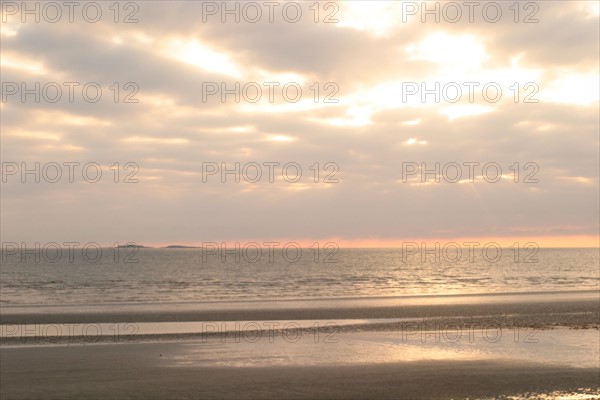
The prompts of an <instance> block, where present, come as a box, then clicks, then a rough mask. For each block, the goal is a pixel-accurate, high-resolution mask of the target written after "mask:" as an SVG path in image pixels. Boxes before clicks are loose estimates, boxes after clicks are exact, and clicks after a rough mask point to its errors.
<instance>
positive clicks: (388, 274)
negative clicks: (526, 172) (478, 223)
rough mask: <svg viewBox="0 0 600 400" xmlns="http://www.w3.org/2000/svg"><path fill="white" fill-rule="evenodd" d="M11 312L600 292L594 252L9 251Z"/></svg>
mask: <svg viewBox="0 0 600 400" xmlns="http://www.w3.org/2000/svg"><path fill="white" fill-rule="evenodd" d="M1 256H2V265H1V268H0V302H1V303H2V304H3V305H7V306H12V305H18V306H27V305H85V304H90V305H91V304H113V303H168V302H206V301H243V300H269V299H273V300H281V299H285V300H292V299H317V298H349V297H350V298H357V297H359V298H360V297H367V298H368V297H387V296H391V297H393V296H421V295H423V296H426V295H453V294H488V293H524V292H525V293H530V292H560V291H579V290H581V291H583V290H588V291H589V290H598V289H600V251H599V249H597V248H593V249H580V248H577V249H558V248H557V249H550V248H544V249H537V248H529V249H527V248H502V249H498V248H487V249H486V250H485V251H483V250H482V248H478V249H473V248H461V249H456V248H454V249H450V248H446V249H445V250H444V249H439V251H438V250H435V249H433V250H432V249H431V248H430V249H429V250H428V251H417V250H415V249H414V248H405V249H404V250H402V249H338V248H333V247H330V248H299V247H288V248H286V249H283V248H270V249H268V248H265V247H264V246H262V247H260V248H258V247H257V246H254V247H252V246H247V247H245V248H240V249H237V250H236V249H235V248H233V249H228V250H225V251H221V250H216V249H215V248H208V247H202V248H137V247H135V248H133V247H122V248H119V247H113V248H97V247H88V248H85V249H83V248H72V249H70V250H69V251H67V249H62V251H57V250H56V249H52V248H46V249H45V250H44V249H38V250H35V249H31V250H27V251H24V250H18V251H15V250H14V249H9V250H6V249H5V250H4V251H3V252H2V254H1Z"/></svg>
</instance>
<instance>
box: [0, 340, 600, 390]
mask: <svg viewBox="0 0 600 400" xmlns="http://www.w3.org/2000/svg"><path fill="white" fill-rule="evenodd" d="M178 346H181V344H176V343H167V344H156V343H143V344H118V345H96V346H76V347H57V346H52V347H37V348H12V349H3V350H2V357H1V360H0V365H1V366H2V368H1V374H0V377H1V381H2V390H1V391H2V398H3V399H31V398H44V399H81V398H87V399H192V398H195V399H200V398H203V399H215V398H220V399H274V398H282V399H307V398H313V399H374V398H378V399H423V398H427V399H431V398H444V399H448V398H467V397H469V398H480V397H498V396H500V395H504V394H514V393H524V392H530V393H531V392H538V393H539V392H553V391H556V390H565V391H570V390H577V389H578V388H589V387H592V388H597V387H598V385H599V382H598V379H599V378H598V373H599V370H598V369H596V368H567V367H561V366H553V365H544V364H537V363H514V362H506V361H495V360H490V361H451V360H444V361H417V362H395V363H385V364H360V365H342V366H335V365H333V366H284V367H281V366H277V367H210V368H207V367H199V366H178V367H173V366H170V365H169V356H170V354H171V353H174V352H177V351H180V350H181V349H180V348H178ZM161 355H162V356H161ZM215 356H217V357H218V354H215Z"/></svg>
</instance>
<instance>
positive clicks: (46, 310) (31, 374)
mask: <svg viewBox="0 0 600 400" xmlns="http://www.w3.org/2000/svg"><path fill="white" fill-rule="evenodd" d="M40 310H43V312H40ZM26 311H27V312H26ZM599 313H600V307H599V302H598V293H597V292H592V291H587V292H563V293H560V292H558V293H537V294H536V293H529V294H525V293H520V294H505V295H499V294H496V295H478V296H475V295H472V296H405V297H396V298H375V299H361V298H354V299H320V300H312V301H306V300H297V301H281V302H252V303H251V304H248V302H204V303H186V304H170V305H168V304H163V306H162V307H160V306H158V305H139V304H138V305H136V304H128V305H127V304H124V305H120V306H114V305H113V306H111V307H106V306H87V307H83V308H80V311H79V312H72V311H70V308H69V307H64V306H62V307H49V306H46V307H44V306H39V307H37V308H36V307H12V308H11V307H3V308H2V337H1V340H2V348H1V349H0V354H1V361H0V362H1V368H0V371H1V378H2V379H1V382H2V383H1V385H0V387H1V392H2V398H6V399H26V398H39V397H44V398H56V399H59V398H60V399H69V398H73V399H74V398H113V399H126V398H173V399H179V398H181V399H187V398H249V399H257V398H259V399H271V398H322V399H329V398H357V399H359V398H446V399H450V398H497V397H499V396H504V395H505V396H517V397H515V398H519V397H518V396H525V395H527V396H529V395H531V394H537V395H542V394H544V393H545V394H547V395H549V396H551V397H550V398H553V397H552V396H554V397H556V396H558V395H557V394H561V396H563V397H564V396H570V395H572V396H580V397H565V398H597V397H598V396H600V381H599V379H600V378H599V376H600V375H599V374H600V361H599V360H600V345H599V341H600V334H599V331H598V325H599V315H600V314H599ZM92 327H93V329H92ZM59 332H60V333H59ZM581 396H584V397H581ZM586 396H587V397H586Z"/></svg>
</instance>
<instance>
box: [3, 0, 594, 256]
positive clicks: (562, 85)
mask: <svg viewBox="0 0 600 400" xmlns="http://www.w3.org/2000/svg"><path fill="white" fill-rule="evenodd" d="M89 3H90V2H80V3H79V5H78V7H76V8H75V9H74V10H72V15H71V17H72V22H71V21H69V18H70V16H69V9H68V8H67V7H66V6H65V5H64V4H63V2H57V3H55V4H57V6H56V7H46V8H43V4H40V5H38V6H37V7H38V11H39V22H36V21H35V15H33V14H24V13H23V10H22V9H21V2H16V3H13V2H3V3H2V11H3V12H2V26H1V27H2V30H1V41H2V43H1V68H2V70H1V80H2V103H1V113H2V115H1V117H2V118H1V128H2V135H1V156H2V163H3V164H2V173H3V176H2V198H1V206H2V208H1V217H2V226H1V233H2V241H4V242H6V241H15V242H27V243H33V242H58V243H61V242H66V241H77V242H89V241H93V242H99V243H113V242H127V241H133V242H136V243H140V244H148V245H165V244H175V243H178V244H199V243H202V242H208V241H229V242H233V241H265V240H275V241H284V240H296V241H304V242H306V243H311V242H314V241H320V242H326V241H329V240H333V241H336V242H338V243H339V244H340V245H348V246H388V245H394V244H397V243H399V242H402V241H412V240H444V241H451V240H459V239H465V238H475V239H477V240H492V239H494V240H504V241H506V242H511V241H518V242H520V243H525V242H527V241H537V242H539V243H540V245H542V246H543V245H548V246H553V245H559V246H580V245H594V246H597V245H598V236H597V235H598V229H599V207H598V204H599V188H598V165H599V142H598V131H599V110H598V107H599V103H598V101H599V99H598V98H599V89H598V88H599V80H598V74H599V72H598V71H599V65H598V62H599V61H598V60H599V12H598V2H595V1H580V2H578V1H540V2H529V3H527V4H525V3H524V2H520V3H516V4H517V5H516V6H515V3H514V2H499V3H501V7H500V14H498V7H496V5H497V4H498V3H494V4H492V5H489V4H488V2H479V5H478V6H477V7H476V8H474V9H469V8H468V7H467V6H465V5H464V2H456V3H453V4H451V5H450V6H448V3H446V2H441V3H439V4H438V5H437V6H436V4H435V3H434V2H430V3H428V5H429V9H432V10H433V9H435V7H438V9H439V10H440V14H441V15H440V19H439V22H436V21H435V15H427V14H424V15H422V14H423V10H422V9H420V8H421V2H417V3H411V2H401V1H377V2H361V1H348V2H337V3H336V2H320V3H317V4H316V5H315V2H312V1H310V2H299V3H293V4H292V5H286V2H275V3H272V6H267V5H265V4H264V3H263V2H258V3H252V5H250V6H248V5H247V4H246V3H239V6H238V7H239V14H238V15H237V17H238V18H239V22H236V15H235V13H233V14H227V13H223V9H222V8H223V5H222V3H221V2H191V1H187V2H185V1H181V2H179V1H170V2H168V3H167V2H161V1H148V2H121V3H120V4H119V5H118V7H114V6H112V3H113V2H102V3H100V2H98V3H93V4H91V5H89ZM27 4H28V5H29V7H30V9H32V10H35V7H36V5H35V4H36V3H35V2H29V3H27ZM111 7H113V8H111ZM227 7H229V8H228V9H229V10H235V7H236V5H235V3H234V2H229V3H228V5H227ZM269 7H272V8H269ZM84 9H85V12H84V11H83V10H84ZM98 10H100V11H101V12H102V14H101V15H99V14H97V11H98ZM484 10H485V11H484ZM57 12H58V13H60V14H58V13H57ZM259 13H260V14H259ZM300 13H301V14H300ZM458 13H460V14H458ZM422 18H426V20H425V22H423V20H422ZM23 19H25V23H23ZM223 19H225V22H223ZM95 20H97V22H93V21H95ZM115 20H116V21H117V22H115ZM53 21H56V22H53ZM125 21H127V22H129V23H125ZM436 84H437V85H439V86H438V87H439V90H438V91H437V93H436V90H435V88H436ZM36 85H37V86H36ZM469 85H470V86H469ZM98 87H100V88H101V93H99V92H97V88H98ZM470 87H471V88H472V89H473V90H470V89H469V88H470ZM484 87H485V88H486V89H485V90H483V88H484ZM36 88H39V90H38V89H36ZM57 88H58V89H60V90H61V91H62V92H61V93H60V94H61V96H60V97H59V96H58V94H59V91H58V89H57ZM70 88H71V89H70ZM83 88H85V90H84V89H83ZM236 88H239V89H236ZM284 88H285V89H284ZM299 88H300V90H301V91H299V90H298V89H299ZM223 89H225V91H223ZM423 89H426V90H429V92H425V93H423ZM498 89H500V90H501V92H499V91H498ZM70 90H72V92H70ZM227 90H228V92H227ZM458 90H461V91H462V93H459V92H458ZM427 93H429V94H427ZM436 94H437V95H439V98H436ZM461 94H462V95H461ZM38 95H39V98H37V99H36V96H38ZM70 95H72V98H69V97H70ZM259 95H260V99H259ZM223 97H224V98H223ZM236 97H239V99H238V98H236ZM96 100H97V101H96ZM94 101H95V102H94ZM36 163H39V165H40V167H39V168H40V173H39V175H40V176H39V180H40V182H39V183H37V182H35V180H36V176H35V173H30V174H26V175H23V174H22V173H23V169H25V168H26V169H29V170H35V168H36ZM65 163H67V164H65ZM77 163H78V164H77ZM115 163H118V164H115ZM236 163H239V164H238V165H239V171H240V172H239V174H238V176H237V180H239V182H236V174H235V172H232V173H230V174H227V175H225V176H222V175H221V172H222V167H226V168H227V169H228V170H230V171H235V165H236ZM275 163H279V164H275ZM315 163H318V164H315ZM436 163H439V166H440V167H439V173H440V175H441V176H439V177H438V178H439V182H436V181H435V178H434V177H433V175H434V174H435V172H431V173H429V174H428V175H425V174H423V175H422V173H423V171H422V170H421V171H420V170H419V168H421V169H422V167H425V168H426V169H428V170H432V171H435V166H436ZM465 163H468V164H465ZM286 164H287V168H286V169H285V170H284V168H283V166H284V165H286ZM56 165H58V166H59V167H60V172H61V173H62V177H61V178H60V179H55V177H56V172H57V168H56ZM69 165H71V166H72V167H71V168H72V171H71V172H73V179H72V180H73V182H69V176H68V175H69V171H70V170H69V168H70V167H69ZM84 165H87V168H86V170H85V171H83V166H84ZM257 165H258V166H260V167H261V172H262V175H261V176H260V178H257V175H256V172H257V170H258V169H257V168H256V167H257ZM269 165H271V166H272V167H271V168H272V170H270V169H269V168H270V167H269ZM457 165H458V166H460V169H457V168H456V166H457ZM469 165H470V166H472V170H471V169H470V168H471V167H469ZM486 165H487V167H486V169H485V170H484V168H483V166H486ZM415 166H416V167H415ZM498 167H500V169H501V171H502V172H501V176H498V177H497V176H496V175H497V171H498ZM298 169H299V170H301V173H302V176H296V174H295V172H296V171H297V170H298ZM98 170H100V171H102V176H101V177H99V178H95V177H96V173H97V171H98ZM116 171H118V172H119V174H118V176H117V174H116ZM316 171H319V173H318V175H317V174H316ZM516 171H518V174H517V172H516ZM84 172H85V174H84ZM270 172H272V173H273V177H272V179H270V178H271V177H270V176H269V173H270ZM457 172H460V174H461V175H460V176H459V177H458V178H457ZM471 172H473V174H472V176H471ZM424 178H425V179H424ZM55 180H57V182H55V183H53V182H52V181H55ZM94 180H97V181H96V182H91V181H94ZM115 180H117V181H118V182H117V183H115ZM222 180H225V182H222ZM23 181H25V183H23ZM135 181H137V183H136V182H135ZM255 181H257V182H255ZM315 181H317V182H315ZM515 181H517V182H515Z"/></svg>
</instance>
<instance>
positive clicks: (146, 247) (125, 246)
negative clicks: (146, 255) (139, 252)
mask: <svg viewBox="0 0 600 400" xmlns="http://www.w3.org/2000/svg"><path fill="white" fill-rule="evenodd" d="M117 247H119V248H127V247H139V248H142V249H153V247H150V246H142V245H141V244H135V243H131V244H120V245H118V246H117Z"/></svg>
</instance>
